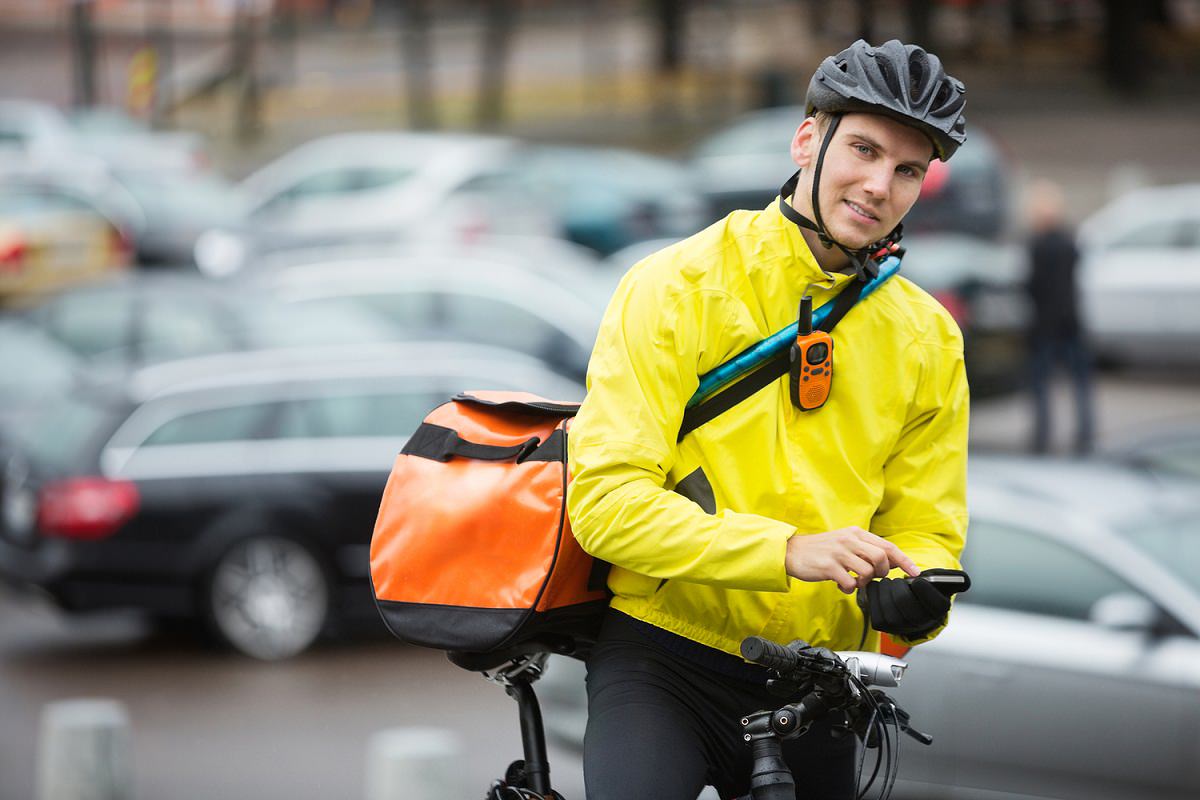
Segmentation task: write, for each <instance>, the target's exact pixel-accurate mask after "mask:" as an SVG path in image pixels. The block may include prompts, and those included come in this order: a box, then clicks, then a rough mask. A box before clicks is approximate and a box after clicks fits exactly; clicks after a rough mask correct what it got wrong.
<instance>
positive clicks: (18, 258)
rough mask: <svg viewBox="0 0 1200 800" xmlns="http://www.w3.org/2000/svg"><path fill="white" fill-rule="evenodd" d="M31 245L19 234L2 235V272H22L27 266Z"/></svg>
mask: <svg viewBox="0 0 1200 800" xmlns="http://www.w3.org/2000/svg"><path fill="white" fill-rule="evenodd" d="M28 253H29V246H28V245H27V244H26V243H25V240H24V239H22V238H21V237H19V236H5V237H0V272H10V273H15V272H20V271H21V270H22V269H23V268H24V267H25V256H26V255H27V254H28Z"/></svg>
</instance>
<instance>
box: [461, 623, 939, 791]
mask: <svg viewBox="0 0 1200 800" xmlns="http://www.w3.org/2000/svg"><path fill="white" fill-rule="evenodd" d="M591 645H592V642H590V641H587V640H583V639H575V638H569V637H553V638H543V639H538V640H533V641H528V642H523V643H521V644H519V645H516V646H514V647H511V648H508V649H504V650H500V651H497V652H494V653H488V654H479V653H450V654H448V655H449V657H450V660H451V661H452V662H453V663H454V664H456V665H458V666H460V667H462V668H464V669H468V670H471V671H474V672H480V673H482V674H483V676H484V677H485V678H487V679H488V680H490V681H493V682H495V683H497V684H499V685H501V686H503V687H504V688H505V691H506V692H507V694H508V695H509V696H510V697H512V698H513V699H514V700H516V702H517V706H518V709H519V715H520V727H521V743H522V748H523V751H524V752H523V755H524V758H523V759H519V760H517V761H514V762H512V764H510V765H509V767H508V769H507V770H506V771H505V775H504V777H503V778H502V779H497V780H496V781H494V782H493V783H492V785H491V786H490V787H489V788H488V793H487V794H486V795H485V798H484V800H565V799H564V798H563V796H562V795H561V794H559V793H558V792H557V791H555V790H554V789H553V788H552V786H551V781H550V764H549V761H548V759H547V756H546V737H545V731H544V728H543V725H542V715H541V707H540V705H539V703H538V700H537V696H536V694H535V693H534V691H533V683H535V682H536V681H537V680H538V678H540V677H541V675H542V673H543V671H544V669H545V665H546V661H547V659H548V658H549V656H550V655H551V654H561V655H567V656H572V657H575V658H581V659H586V656H587V652H588V650H589V649H590V646H591ZM742 655H743V657H744V658H746V660H748V661H751V662H753V663H757V664H760V665H762V666H764V667H767V668H768V669H769V670H771V671H772V673H773V674H774V677H772V678H771V679H770V680H769V681H768V689H769V690H770V691H771V692H772V693H774V694H776V695H778V696H779V697H780V699H781V701H783V702H781V705H780V706H779V708H776V709H769V710H763V711H758V712H755V713H754V714H750V715H748V716H746V717H744V718H743V719H742V720H741V724H742V729H743V731H744V734H743V738H744V739H745V741H746V742H747V743H748V745H749V746H750V747H751V749H752V757H753V767H752V770H751V779H750V787H751V789H750V794H749V795H747V796H745V797H743V798H739V800H794V798H795V796H796V795H795V780H794V778H793V776H792V774H791V771H790V770H789V769H788V767H787V764H786V763H785V762H784V760H783V751H782V744H781V743H782V741H783V740H785V739H792V738H795V737H798V736H802V735H803V734H804V733H805V732H806V731H807V730H808V728H809V727H810V726H811V724H812V723H813V722H815V721H817V720H819V719H822V718H824V717H827V716H830V715H836V716H837V719H836V720H835V722H834V725H833V729H834V731H835V734H836V735H850V734H851V733H852V734H854V735H856V736H858V738H859V739H860V740H861V741H862V742H863V743H864V745H865V747H864V749H863V752H862V755H861V756H860V761H859V766H858V775H857V776H856V780H855V783H856V785H858V784H861V776H862V771H863V766H864V763H865V759H866V754H867V751H868V750H871V749H878V751H879V755H878V757H877V759H876V761H875V766H874V768H873V770H872V773H871V776H870V778H869V779H868V782H867V784H866V786H865V787H863V788H862V789H861V790H860V791H859V792H858V797H859V798H862V797H864V796H865V794H866V792H868V791H870V789H871V788H872V786H873V785H874V784H875V781H876V779H877V778H878V776H879V773H880V770H881V769H882V771H883V781H884V782H883V784H882V790H881V793H880V797H881V798H886V797H888V796H889V794H890V793H891V790H892V787H893V785H894V783H895V780H896V774H897V769H898V765H899V762H898V757H897V750H898V747H899V734H900V733H901V732H904V733H906V734H908V735H909V736H911V737H912V738H914V739H916V740H917V741H918V742H920V743H922V744H925V745H929V744H932V742H933V737H931V736H929V735H927V734H924V733H922V732H920V731H918V730H916V729H915V728H913V727H912V726H911V725H910V724H909V715H908V713H907V712H905V711H904V710H903V709H901V708H900V707H899V705H898V704H897V703H896V702H895V701H894V700H893V699H892V698H890V697H889V696H888V695H887V694H886V693H884V692H883V691H882V690H881V689H879V688H869V687H872V686H874V687H887V688H891V687H894V686H897V685H898V684H899V682H900V679H901V678H902V676H903V674H904V670H905V669H906V668H907V667H908V664H907V663H906V662H904V661H902V660H901V659H898V658H894V657H892V656H887V655H883V654H881V653H871V652H861V651H846V652H834V651H832V650H828V649H826V648H821V647H812V646H810V645H808V644H807V643H806V642H804V641H802V640H799V639H797V640H795V641H793V642H791V643H790V644H788V645H786V646H784V645H780V644H778V643H776V642H772V641H770V640H768V639H763V638H761V637H758V636H751V637H749V638H747V639H745V640H744V641H743V642H742ZM893 733H894V734H895V735H894V736H893Z"/></svg>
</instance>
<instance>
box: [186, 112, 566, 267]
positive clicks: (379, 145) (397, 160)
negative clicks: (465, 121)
mask: <svg viewBox="0 0 1200 800" xmlns="http://www.w3.org/2000/svg"><path fill="white" fill-rule="evenodd" d="M517 147H518V144H517V142H516V141H515V140H512V139H506V138H501V137H486V136H475V135H467V134H433V133H408V132H378V133H374V132H364V133H345V134H338V135H335V136H328V137H325V138H321V139H316V140H314V141H311V142H308V143H307V144H304V145H301V146H300V147H298V148H296V149H295V150H292V151H291V152H289V153H287V154H285V155H284V156H282V157H280V158H279V159H277V160H275V161H273V162H271V163H270V164H267V165H266V166H264V167H263V168H262V169H260V170H258V171H257V172H255V173H253V174H252V175H250V176H249V177H248V178H246V179H245V180H244V181H242V183H241V184H239V185H238V190H239V192H240V193H241V194H242V195H244V203H245V205H244V212H245V214H244V217H243V219H242V220H241V221H240V222H239V223H237V224H235V225H231V226H226V227H223V228H216V229H214V230H212V231H209V232H207V233H206V234H204V235H203V236H201V237H200V238H199V239H198V240H197V242H196V248H195V261H196V264H197V266H198V267H200V269H201V270H202V271H203V272H205V273H208V274H210V275H228V274H231V273H233V272H236V271H237V270H239V269H241V268H242V267H243V266H244V265H245V264H246V263H248V262H249V261H251V260H252V259H254V258H255V257H256V256H259V255H261V254H264V253H269V252H272V251H276V250H287V249H297V248H304V247H311V246H320V245H328V244H337V243H342V242H355V241H359V242H361V241H379V242H389V241H394V240H396V239H397V238H409V237H412V236H417V235H420V236H426V237H428V236H431V235H434V234H435V233H440V234H441V235H443V236H444V237H446V238H451V239H453V238H471V237H474V236H478V235H482V234H487V233H490V232H496V231H504V232H510V233H533V234H550V233H553V232H554V231H553V225H552V222H551V221H550V219H549V217H548V215H547V214H546V213H545V212H544V211H543V210H542V209H541V208H540V207H538V206H537V205H536V204H535V203H533V202H532V201H530V200H529V199H527V198H524V197H522V196H520V195H519V194H518V193H516V192H501V191H499V190H498V189H496V188H489V189H488V190H487V191H473V190H471V189H470V187H469V186H466V184H468V182H470V181H472V180H473V179H476V178H478V177H479V176H480V174H481V173H483V172H485V171H487V170H489V169H491V168H492V166H493V165H495V164H501V163H506V162H507V161H508V160H509V159H510V158H511V157H512V154H513V152H514V150H515V149H516V148H517Z"/></svg>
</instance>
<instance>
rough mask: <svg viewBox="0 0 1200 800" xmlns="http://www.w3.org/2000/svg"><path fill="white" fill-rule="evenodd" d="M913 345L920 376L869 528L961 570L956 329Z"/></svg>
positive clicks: (963, 462) (965, 412) (964, 407)
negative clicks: (930, 340)
mask: <svg viewBox="0 0 1200 800" xmlns="http://www.w3.org/2000/svg"><path fill="white" fill-rule="evenodd" d="M913 346H914V348H916V351H917V352H919V354H920V358H919V359H918V361H917V367H916V368H917V369H919V370H920V381H919V383H918V388H917V392H916V394H915V396H914V398H913V402H912V404H911V406H910V409H909V414H908V419H907V421H906V423H905V426H904V429H903V430H902V431H901V434H900V438H899V440H898V441H897V444H896V447H895V449H894V450H893V452H892V454H891V456H890V457H889V459H888V461H887V463H886V464H885V466H884V495H883V500H882V502H881V503H880V506H879V510H878V511H877V512H876V514H875V517H874V519H873V520H872V523H871V530H872V532H874V533H877V534H879V535H880V536H886V537H887V538H888V539H889V540H890V541H891V542H893V543H894V544H896V546H898V547H899V548H900V549H901V550H903V551H904V552H905V553H906V554H907V555H908V556H909V557H910V558H911V559H912V560H913V561H915V562H916V564H917V566H918V567H919V568H920V569H922V570H926V569H935V568H939V567H940V568H945V569H961V564H960V561H959V559H960V558H961V556H962V551H963V545H964V544H965V542H966V529H967V500H966V482H967V427H968V416H969V396H968V390H967V378H966V372H965V369H964V366H963V356H962V339H961V334H959V333H958V331H957V329H956V328H955V329H954V330H953V331H948V332H947V333H946V335H945V337H944V338H943V339H942V340H941V341H937V342H932V343H931V342H924V343H914V345H913ZM893 575H899V572H895V573H893ZM939 631H940V629H939ZM937 632H938V631H935V632H933V633H931V634H930V635H929V636H926V637H923V638H922V639H920V640H912V641H924V640H925V639H930V638H933V636H936V635H937Z"/></svg>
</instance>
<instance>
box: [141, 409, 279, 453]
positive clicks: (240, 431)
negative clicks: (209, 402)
mask: <svg viewBox="0 0 1200 800" xmlns="http://www.w3.org/2000/svg"><path fill="white" fill-rule="evenodd" d="M277 407H278V404H277V403H247V404H243V405H236V406H226V407H224V408H209V409H205V410H204V411H193V412H192V413H190V414H181V415H180V416H178V417H175V418H174V419H171V420H168V421H167V422H165V423H163V424H162V425H160V426H159V427H158V428H157V429H156V430H155V431H154V432H153V433H151V434H150V435H149V436H147V437H146V440H145V441H144V442H143V443H142V444H143V446H145V447H154V446H162V445H173V444H203V443H211V442H241V441H247V440H251V439H262V438H265V437H266V435H267V433H268V423H269V420H270V418H271V415H272V412H273V410H275V409H277Z"/></svg>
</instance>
